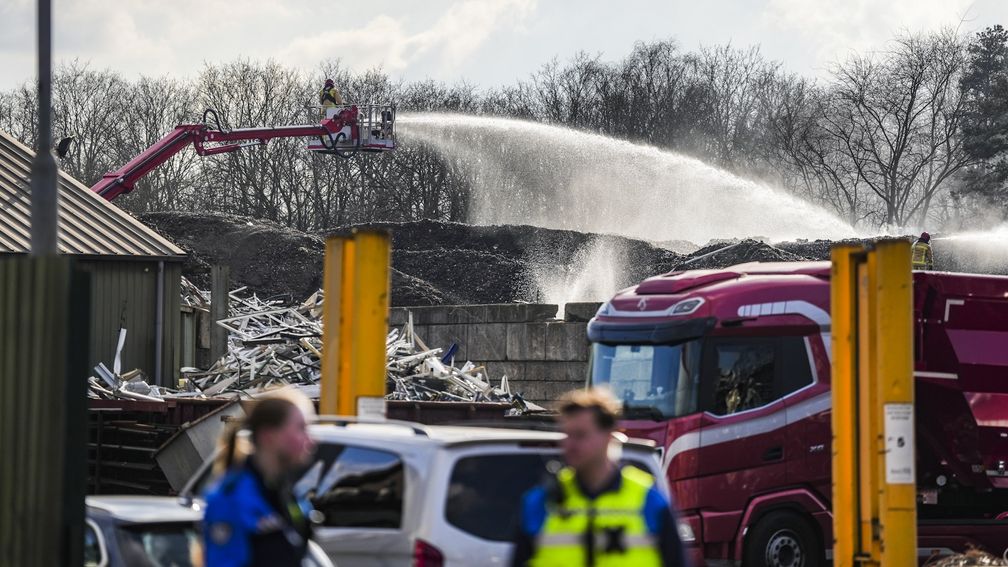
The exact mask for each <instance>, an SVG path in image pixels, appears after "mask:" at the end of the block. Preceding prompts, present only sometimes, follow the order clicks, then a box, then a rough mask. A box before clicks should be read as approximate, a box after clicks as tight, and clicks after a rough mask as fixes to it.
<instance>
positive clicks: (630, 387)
mask: <svg viewBox="0 0 1008 567" xmlns="http://www.w3.org/2000/svg"><path fill="white" fill-rule="evenodd" d="M699 367H700V341H699V340H690V341H685V342H682V343H679V344H675V345H645V344H628V345H611V344H602V343H596V344H595V345H593V347H592V365H591V381H592V384H593V385H595V386H607V387H609V388H610V389H611V390H612V392H613V393H614V394H616V396H617V397H619V398H620V399H621V400H622V401H623V410H624V415H625V417H627V418H630V419H634V418H637V419H641V418H646V419H667V418H669V417H676V416H680V415H687V414H690V413H693V412H695V411H696V408H697V386H698V382H699V379H698V377H699Z"/></svg>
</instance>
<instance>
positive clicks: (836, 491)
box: [830, 246, 864, 567]
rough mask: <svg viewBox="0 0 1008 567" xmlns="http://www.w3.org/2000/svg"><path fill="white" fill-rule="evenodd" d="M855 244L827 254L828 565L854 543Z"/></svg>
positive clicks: (848, 556)
mask: <svg viewBox="0 0 1008 567" xmlns="http://www.w3.org/2000/svg"><path fill="white" fill-rule="evenodd" d="M863 252H864V251H863V249H862V248H861V247H860V246H837V247H835V248H833V250H832V251H831V253H830V255H831V258H832V260H833V269H832V273H831V276H830V313H831V318H832V324H831V329H830V341H831V344H832V353H833V368H832V371H831V374H830V380H831V384H832V385H831V390H832V396H833V413H832V420H833V445H832V453H833V565H834V566H835V567H853V565H854V556H855V554H856V550H857V549H858V546H857V545H856V543H855V541H856V540H855V534H857V533H858V531H859V530H858V508H857V507H856V503H857V490H856V488H857V486H856V481H857V470H858V469H857V467H858V465H857V456H858V453H857V450H856V448H857V443H856V439H855V435H856V432H857V428H856V423H857V416H858V414H857V408H856V407H855V400H856V399H857V398H856V397H855V395H854V386H855V383H856V381H857V374H856V361H855V359H854V354H855V349H856V346H857V328H856V325H857V319H856V317H855V315H856V309H857V301H856V300H857V293H856V291H857V278H856V271H857V264H856V259H855V256H856V255H858V254H863Z"/></svg>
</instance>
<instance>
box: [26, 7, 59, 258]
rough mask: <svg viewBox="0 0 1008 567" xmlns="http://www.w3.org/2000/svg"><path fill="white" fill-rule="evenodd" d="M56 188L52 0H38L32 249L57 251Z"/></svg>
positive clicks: (38, 252)
mask: <svg viewBox="0 0 1008 567" xmlns="http://www.w3.org/2000/svg"><path fill="white" fill-rule="evenodd" d="M58 211H59V192H58V191H57V190H56V158H54V157H53V154H52V1H51V0H39V1H38V148H37V149H36V152H35V160H34V161H33V162H32V169H31V253H32V255H33V256H47V255H52V254H57V253H58V249H57V245H56V242H57V240H56V227H57V217H58Z"/></svg>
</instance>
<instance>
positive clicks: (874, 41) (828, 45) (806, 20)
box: [761, 0, 973, 61]
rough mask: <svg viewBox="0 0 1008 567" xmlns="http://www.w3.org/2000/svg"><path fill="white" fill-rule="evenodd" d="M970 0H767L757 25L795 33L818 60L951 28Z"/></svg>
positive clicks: (839, 56) (956, 23) (832, 59)
mask: <svg viewBox="0 0 1008 567" xmlns="http://www.w3.org/2000/svg"><path fill="white" fill-rule="evenodd" d="M972 4H973V0H888V1H886V2H879V1H878V0H842V1H838V0H769V2H768V4H767V8H766V10H765V12H764V13H763V18H762V22H761V23H762V24H763V25H764V26H767V27H769V28H776V29H777V31H785V32H788V33H797V34H798V35H799V36H800V37H801V40H802V42H803V43H807V46H808V48H810V49H812V50H813V52H814V53H813V54H814V57H815V59H817V60H819V61H837V60H842V59H844V58H846V57H847V56H848V55H849V54H850V53H852V52H865V51H869V50H874V49H880V48H882V47H884V46H885V43H886V42H887V41H889V40H890V39H891V38H892V37H893V35H894V34H896V33H899V32H902V31H909V32H919V31H927V30H934V29H937V28H940V27H943V26H956V25H958V24H959V22H960V21H961V20H962V19H963V18H964V17H966V16H967V15H968V12H969V10H970V7H971V5H972Z"/></svg>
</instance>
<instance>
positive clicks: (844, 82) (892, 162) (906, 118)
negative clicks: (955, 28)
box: [829, 30, 969, 226]
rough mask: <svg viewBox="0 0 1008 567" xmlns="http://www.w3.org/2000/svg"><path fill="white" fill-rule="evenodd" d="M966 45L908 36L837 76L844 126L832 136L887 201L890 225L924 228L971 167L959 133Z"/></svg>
mask: <svg viewBox="0 0 1008 567" xmlns="http://www.w3.org/2000/svg"><path fill="white" fill-rule="evenodd" d="M963 62H964V59H963V45H962V42H961V40H960V39H959V37H958V36H956V34H955V33H954V32H952V31H949V30H947V31H943V32H940V33H936V34H932V35H920V36H910V35H904V36H900V37H899V38H898V39H897V40H896V41H895V42H894V49H893V50H892V51H891V52H889V53H886V54H884V55H882V56H880V57H872V56H855V57H852V58H851V59H850V60H849V61H848V62H847V63H845V64H843V65H839V66H838V67H837V69H836V71H835V73H834V76H835V82H834V87H833V92H832V96H833V97H834V99H835V103H836V104H837V105H838V107H839V118H838V119H837V120H835V121H833V123H832V124H830V128H829V131H830V132H831V135H832V136H833V137H834V138H835V139H836V141H837V144H838V145H839V146H841V148H842V151H844V152H845V157H846V158H848V159H849V160H850V161H851V162H852V163H853V164H854V166H855V167H856V168H857V172H858V176H859V178H860V179H861V180H863V182H864V183H865V184H866V185H867V187H868V188H869V189H870V190H871V191H872V192H873V193H874V194H875V195H876V196H877V197H878V198H879V199H880V200H881V203H882V205H883V213H884V214H883V218H882V222H883V223H884V224H886V225H890V226H906V225H907V224H908V223H910V222H913V221H917V222H922V223H923V222H924V221H926V219H927V217H928V213H929V212H930V207H931V202H932V200H933V199H934V197H935V195H936V194H937V193H938V192H939V190H940V189H942V188H943V187H944V186H945V184H946V182H948V181H949V179H950V178H951V177H952V176H953V175H954V174H955V173H956V172H957V171H959V170H960V169H962V168H963V167H964V166H965V165H967V164H968V163H969V158H968V157H967V156H966V154H965V153H964V152H963V151H962V141H961V136H960V135H959V126H960V123H961V121H962V118H963V112H964V108H963V102H962V97H961V96H960V92H959V89H958V77H959V74H960V73H961V72H962V69H963Z"/></svg>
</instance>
